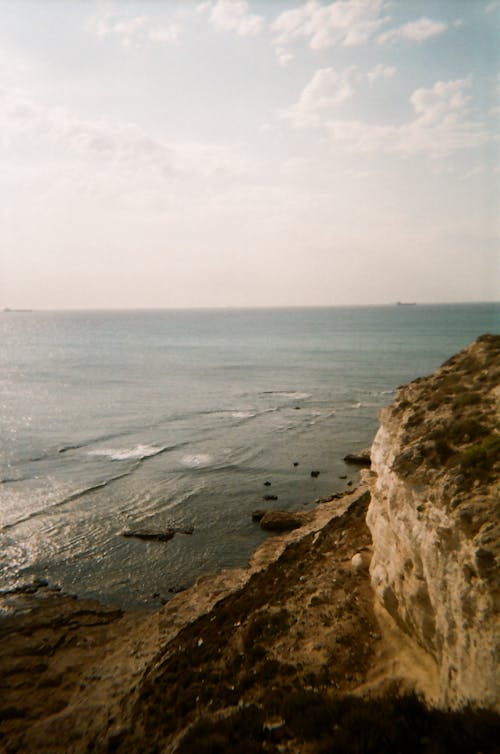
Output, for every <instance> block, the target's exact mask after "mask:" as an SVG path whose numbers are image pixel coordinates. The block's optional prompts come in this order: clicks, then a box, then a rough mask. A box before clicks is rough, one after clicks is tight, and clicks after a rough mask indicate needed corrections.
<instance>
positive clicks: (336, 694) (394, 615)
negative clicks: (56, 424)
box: [0, 336, 500, 754]
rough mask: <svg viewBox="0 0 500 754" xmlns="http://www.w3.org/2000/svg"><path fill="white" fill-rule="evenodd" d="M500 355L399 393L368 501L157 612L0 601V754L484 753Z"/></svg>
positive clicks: (489, 741) (42, 586) (470, 354)
mask: <svg viewBox="0 0 500 754" xmlns="http://www.w3.org/2000/svg"><path fill="white" fill-rule="evenodd" d="M499 355H500V337H498V338H495V337H492V336H483V337H482V338H480V339H479V340H478V341H477V342H476V343H475V344H473V345H472V346H471V347H470V348H468V349H467V350H465V351H464V352H463V353H461V354H459V355H458V356H456V357H454V358H453V359H451V360H450V361H449V362H448V363H446V364H445V365H443V367H442V368H441V369H439V370H438V371H437V372H436V373H435V374H434V375H432V376H431V377H428V378H425V379H419V380H416V381H414V382H412V383H411V384H410V385H408V386H406V387H404V388H401V389H400V390H399V392H398V395H397V398H396V400H395V401H394V403H393V405H392V406H390V407H389V408H387V409H385V410H384V411H383V412H382V416H381V427H380V430H379V432H378V434H377V437H376V439H375V442H374V444H373V449H372V462H373V463H372V470H371V471H367V472H365V474H366V476H367V478H368V481H369V484H370V490H368V489H367V488H366V487H365V486H361V487H360V488H359V489H357V490H355V491H353V492H351V493H348V494H345V495H341V496H338V495H335V496H332V499H331V500H330V501H324V502H321V503H320V504H318V505H316V506H315V507H314V508H311V509H310V510H308V511H307V513H302V514H301V515H300V516H299V519H300V523H301V525H300V527H298V528H296V529H294V530H293V531H291V532H288V533H284V534H279V535H278V536H272V537H270V538H269V539H267V540H266V541H265V542H264V543H263V544H262V545H261V547H260V548H258V550H257V551H256V552H255V553H254V555H253V557H252V559H251V561H250V563H249V567H248V569H238V570H235V571H225V572H222V573H220V574H218V575H215V576H211V577H204V578H202V579H200V580H199V581H198V582H197V583H196V584H195V585H194V586H193V587H191V588H190V589H188V590H186V591H184V592H182V593H180V594H177V595H176V596H175V597H174V598H173V599H172V600H171V601H170V602H169V603H168V604H166V605H165V606H164V607H163V608H162V609H161V610H160V611H159V612H158V613H155V614H148V615H144V614H134V613H129V614H123V613H122V612H121V611H119V610H112V609H110V608H105V607H103V606H102V605H99V604H98V603H91V602H89V601H85V600H79V599H77V598H71V597H69V596H68V595H63V594H60V593H58V592H57V591H55V590H53V589H51V588H50V587H49V586H48V585H47V583H46V581H44V580H39V581H38V582H37V583H35V584H34V585H31V586H28V587H27V588H23V589H22V590H20V591H19V590H15V593H8V592H6V593H3V594H2V593H1V592H0V752H1V754H3V753H4V752H5V753H6V754H17V753H18V752H23V754H24V753H26V754H35V753H36V754H88V752H93V753H94V754H109V752H118V753H122V754H158V752H162V753H165V754H194V753H196V754H209V753H210V754H214V753H215V752H217V753H218V754H233V752H235V751H238V752H239V754H257V753H258V752H262V751H265V752H267V753H268V754H296V752H301V754H326V752H332V751H335V752H337V753H338V754H351V753H352V752H366V754H378V752H381V751H383V752H384V753H385V754H399V753H400V752H401V751H405V752H419V754H447V753H448V752H450V751H453V752H454V754H470V753H471V752H479V751H480V752H482V754H495V752H496V751H498V747H497V741H498V740H499V726H500V716H499V715H498V713H496V712H495V711H494V709H495V708H497V707H498V703H499V699H500V695H499V691H498V688H497V687H496V686H495V670H496V667H497V665H498V663H497V660H498V657H497V646H498V645H497V644H496V641H497V640H496V638H495V628H496V623H495V621H496V614H497V613H496V611H495V608H496V605H495V600H496V599H497V598H498V592H497V589H498V581H497V580H495V579H496V578H497V575H498V569H497V561H498V542H499V524H498V514H497V512H495V509H494V503H495V501H494V493H495V487H494V486H495V480H496V479H498V471H499V449H500V440H499V436H498V434H497V430H496V429H495V426H494V423H495V418H496V415H497V413H498V411H497V409H498V398H499V392H498V391H499V387H498V384H499V380H498V377H499V369H500V364H499V363H498V362H499V358H498V357H499ZM357 462H358V463H359V460H358V461H357ZM367 511H368V512H367ZM367 521H368V523H369V527H370V529H371V534H370V530H369V528H368V527H367V525H366V523H367ZM281 523H282V521H281ZM256 525H257V524H256ZM372 538H373V545H372ZM158 546H167V547H168V542H160V543H158ZM372 550H373V556H372V557H371V555H372ZM370 557H371V565H370V571H371V576H370V575H369V573H368V564H369V563H370ZM374 594H375V597H376V599H375V609H374ZM377 619H378V621H377ZM381 628H382V630H381ZM497 635H498V632H497ZM415 691H416V692H417V695H418V696H417V695H415V694H414V692H415ZM422 695H425V696H426V697H427V700H429V701H431V702H433V703H434V704H435V705H437V706H438V707H444V708H448V707H456V708H459V707H461V706H462V705H463V703H467V702H472V705H471V706H469V707H465V708H464V709H460V710H458V709H457V710H456V711H453V712H450V711H449V710H448V709H445V710H441V709H436V708H430V706H429V705H426V704H424V703H423V702H422V700H421V696H422ZM492 709H493V711H492Z"/></svg>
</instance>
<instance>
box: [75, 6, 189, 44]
mask: <svg viewBox="0 0 500 754" xmlns="http://www.w3.org/2000/svg"><path fill="white" fill-rule="evenodd" d="M87 28H88V30H89V31H90V32H91V33H92V34H94V35H95V36H96V37H98V39H107V38H116V39H119V40H120V41H121V43H122V44H123V46H124V47H129V46H130V45H132V44H133V45H136V46H137V45H143V44H146V43H147V42H148V41H150V42H157V43H160V44H170V43H172V42H176V41H177V39H178V38H179V35H180V33H181V31H182V29H181V26H180V25H179V24H176V23H170V24H167V25H162V26H155V25H153V24H152V23H151V21H150V20H149V19H148V18H147V17H146V16H135V17H128V18H127V17H125V18H124V17H123V15H120V14H118V13H111V12H106V13H102V14H101V15H99V16H94V18H92V19H90V21H89V23H88V25H87Z"/></svg>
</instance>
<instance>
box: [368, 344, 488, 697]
mask: <svg viewBox="0 0 500 754" xmlns="http://www.w3.org/2000/svg"><path fill="white" fill-rule="evenodd" d="M499 356H500V336H493V335H484V336H482V337H480V338H478V340H477V341H476V342H474V343H473V344H472V345H471V346H469V347H468V348H467V349H465V350H464V351H462V352H461V353H459V354H458V355H456V356H454V357H453V358H452V359H450V360H449V361H447V362H446V363H445V364H443V366H442V367H441V368H440V369H438V370H437V371H436V372H435V373H434V374H433V375H431V376H430V377H427V378H420V379H417V380H415V381H414V382H411V383H410V384H409V385H407V386H405V387H402V388H400V389H399V391H398V394H397V397H396V399H395V401H394V403H393V404H392V405H391V406H390V407H389V408H386V409H383V410H382V412H381V416H380V421H381V426H380V429H379V431H378V433H377V435H376V437H375V440H374V443H373V446H372V452H371V459H372V471H371V472H366V475H365V476H366V478H367V479H369V480H370V484H371V495H372V501H371V504H370V507H369V511H368V516H367V523H368V526H369V528H370V530H371V533H372V537H373V557H372V561H371V566H370V572H371V579H372V585H373V587H374V590H375V594H376V598H377V601H378V603H379V606H380V607H381V608H382V609H381V610H379V613H380V615H381V616H382V622H384V620H385V618H387V616H390V617H391V619H392V621H394V622H395V624H397V626H398V627H399V629H400V630H401V631H403V632H404V633H405V634H406V635H407V637H409V638H410V640H411V641H412V642H413V643H414V644H416V645H418V647H420V648H421V649H422V650H424V651H425V653H426V654H427V655H428V656H430V657H431V658H432V659H433V663H434V665H435V671H436V675H435V682H434V684H433V685H434V688H432V684H431V685H429V687H428V689H427V695H428V697H429V699H430V700H431V701H432V702H433V703H435V704H437V705H439V706H447V707H452V708H458V707H460V706H462V705H463V704H465V703H472V704H475V705H479V706H484V707H492V708H497V709H498V707H499V705H500V688H499V685H498V671H497V669H498V660H499V651H500V646H499V635H500V634H499V631H498V596H499V594H498V588H499V579H498V562H499V550H500V547H499V543H500V518H499V515H498V512H499V511H498V475H499V470H500V436H499V434H498V424H496V422H497V420H498V407H499V398H500V359H499ZM393 628H394V627H393Z"/></svg>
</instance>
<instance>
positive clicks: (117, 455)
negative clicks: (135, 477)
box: [88, 445, 165, 461]
mask: <svg viewBox="0 0 500 754" xmlns="http://www.w3.org/2000/svg"><path fill="white" fill-rule="evenodd" d="M164 450H165V448H159V447H158V446H157V445H136V446H135V448H97V449H96V450H89V452H88V455H89V456H104V457H106V458H111V460H112V461H130V460H141V459H142V458H150V457H151V456H156V455H158V453H162V452H163V451H164Z"/></svg>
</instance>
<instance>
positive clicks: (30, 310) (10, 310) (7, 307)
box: [4, 306, 33, 312]
mask: <svg viewBox="0 0 500 754" xmlns="http://www.w3.org/2000/svg"><path fill="white" fill-rule="evenodd" d="M32 311H33V309H11V308H10V307H9V306H6V307H5V308H4V312H32Z"/></svg>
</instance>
